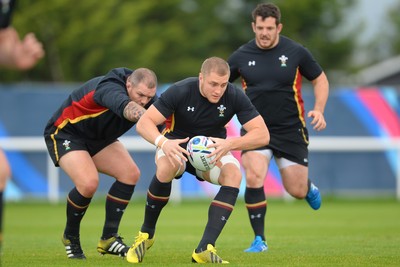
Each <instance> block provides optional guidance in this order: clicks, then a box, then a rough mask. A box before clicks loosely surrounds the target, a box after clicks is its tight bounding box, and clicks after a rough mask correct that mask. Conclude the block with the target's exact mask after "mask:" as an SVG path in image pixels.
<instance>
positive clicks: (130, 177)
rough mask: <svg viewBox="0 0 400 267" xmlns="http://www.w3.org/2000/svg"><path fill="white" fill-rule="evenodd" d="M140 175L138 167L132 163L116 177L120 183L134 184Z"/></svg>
mask: <svg viewBox="0 0 400 267" xmlns="http://www.w3.org/2000/svg"><path fill="white" fill-rule="evenodd" d="M140 175H141V172H140V169H139V168H138V167H137V166H136V165H132V166H130V167H129V168H128V169H127V170H125V171H124V172H123V173H122V174H121V175H119V177H116V179H117V180H118V181H120V182H121V183H124V184H131V185H134V184H137V182H138V181H139V179H140Z"/></svg>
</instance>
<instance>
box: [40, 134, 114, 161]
mask: <svg viewBox="0 0 400 267" xmlns="http://www.w3.org/2000/svg"><path fill="white" fill-rule="evenodd" d="M44 140H45V141H46V146H47V150H48V151H49V155H50V157H51V159H52V160H53V163H54V165H55V166H56V167H58V166H59V165H58V161H59V160H60V158H61V157H62V156H64V155H65V154H67V153H68V152H71V151H77V150H85V151H87V152H88V153H89V155H90V156H91V157H93V156H94V155H96V154H97V153H98V152H99V151H100V150H102V149H103V148H105V147H106V146H108V145H110V144H112V143H114V142H116V141H118V140H117V139H112V140H86V139H83V138H80V137H76V136H75V135H71V134H68V133H65V132H63V131H60V132H58V133H57V134H56V135H55V134H52V135H45V136H44Z"/></svg>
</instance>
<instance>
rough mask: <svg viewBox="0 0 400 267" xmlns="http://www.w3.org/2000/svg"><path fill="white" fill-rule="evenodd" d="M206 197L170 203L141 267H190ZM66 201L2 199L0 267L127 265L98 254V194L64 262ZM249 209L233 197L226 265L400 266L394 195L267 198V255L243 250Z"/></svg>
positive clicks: (132, 218) (129, 216)
mask: <svg viewBox="0 0 400 267" xmlns="http://www.w3.org/2000/svg"><path fill="white" fill-rule="evenodd" d="M143 204H144V200H143V199H133V200H132V202H131V204H130V206H129V207H128V209H127V210H126V212H125V215H124V218H123V220H122V222H121V226H120V234H121V235H122V236H123V237H125V239H124V240H125V241H126V243H127V244H131V243H132V242H133V240H134V237H135V235H136V234H137V231H138V230H139V228H140V225H141V222H142V219H143V209H144V207H143ZM208 205H209V200H198V201H195V200H184V201H183V202H182V203H181V204H173V203H169V204H168V205H167V207H166V208H165V209H164V211H163V213H162V215H161V217H160V220H159V223H158V229H157V233H156V242H155V245H154V246H153V247H152V248H151V249H150V250H149V251H148V252H147V254H146V257H145V259H144V261H143V263H141V264H142V265H145V266H158V267H160V266H193V264H192V263H191V261H190V259H191V253H192V251H193V249H194V248H195V247H196V245H197V243H198V241H199V240H200V238H201V235H202V232H203V229H204V225H205V222H206V216H207V209H208ZM64 220H65V207H64V204H48V203H7V205H6V209H5V225H4V233H3V238H4V243H3V254H2V256H1V261H2V267H4V266H13V267H14V266H23V267H26V266H40V267H45V266H107V267H110V266H128V265H130V264H129V263H128V262H126V261H125V260H124V259H122V258H119V257H115V256H109V255H106V256H100V255H99V254H98V253H97V252H96V245H97V241H98V239H99V237H100V234H101V230H102V225H103V221H104V205H103V201H102V200H101V199H97V200H96V201H94V202H93V203H92V205H91V206H90V208H89V210H88V211H87V214H86V216H85V218H84V220H83V222H82V228H81V243H82V248H83V250H84V252H85V254H86V257H87V260H86V261H77V260H69V259H67V257H66V254H65V251H64V248H63V246H62V244H61V241H60V237H61V233H62V230H63V228H64V223H65V222H64ZM252 238H253V235H252V233H251V230H250V225H249V221H248V218H247V211H246V210H245V207H244V204H243V201H238V203H237V205H236V208H235V210H234V212H233V214H232V216H231V218H230V219H229V221H228V223H227V225H226V227H225V229H224V231H223V232H222V234H221V236H220V237H219V239H218V242H217V244H216V247H217V249H218V254H219V255H220V256H221V257H222V258H223V259H225V260H228V261H230V263H231V266H363V267H364V266H385V267H386V266H400V202H398V201H396V200H394V199H378V200H376V199H375V200H365V199H364V200H354V199H352V200H348V199H347V200H345V199H324V203H323V206H322V208H321V210H320V211H317V212H316V211H313V210H311V209H310V208H309V207H308V205H307V204H306V203H305V202H303V201H292V202H285V201H282V200H270V201H269V206H268V218H267V238H268V245H269V251H268V252H267V253H261V254H260V253H258V254H248V253H244V252H243V249H244V248H246V247H247V246H248V245H249V244H250V242H251V241H252Z"/></svg>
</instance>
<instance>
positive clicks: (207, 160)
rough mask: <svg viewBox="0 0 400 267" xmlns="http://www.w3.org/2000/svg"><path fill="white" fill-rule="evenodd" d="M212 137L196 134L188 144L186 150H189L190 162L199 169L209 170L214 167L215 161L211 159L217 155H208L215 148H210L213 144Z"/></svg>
mask: <svg viewBox="0 0 400 267" xmlns="http://www.w3.org/2000/svg"><path fill="white" fill-rule="evenodd" d="M212 143H213V141H211V139H210V138H208V137H206V136H202V135H198V136H195V137H193V138H191V139H190V140H189V142H188V143H187V146H186V150H187V151H188V152H189V162H190V164H192V166H193V167H195V168H196V169H197V170H199V171H203V172H205V171H209V170H210V169H212V168H213V167H214V165H215V164H214V163H213V164H212V163H211V161H212V160H213V159H214V158H215V157H207V156H208V155H209V154H211V152H213V151H214V150H215V148H213V147H211V148H208V147H207V146H208V145H209V144H212Z"/></svg>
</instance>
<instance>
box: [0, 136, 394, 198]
mask: <svg viewBox="0 0 400 267" xmlns="http://www.w3.org/2000/svg"><path fill="white" fill-rule="evenodd" d="M120 141H121V142H122V143H123V144H124V145H125V146H126V147H127V149H128V150H129V151H154V146H153V145H151V144H149V143H148V142H146V141H145V140H143V139H142V138H140V137H124V138H121V139H120ZM0 147H2V148H3V149H4V150H6V151H20V152H44V153H45V152H47V149H46V147H45V144H44V140H43V138H42V137H7V138H0ZM309 149H310V151H311V152H313V151H319V152H376V151H395V152H396V169H395V177H396V198H397V199H398V200H400V138H392V139H389V138H374V137H310V146H309ZM47 179H48V192H47V196H48V200H49V201H51V202H58V200H59V169H58V168H55V167H54V165H53V163H52V161H51V159H50V157H47ZM175 189H176V190H174V196H173V197H174V198H175V199H179V198H180V196H179V194H180V192H179V188H175Z"/></svg>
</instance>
